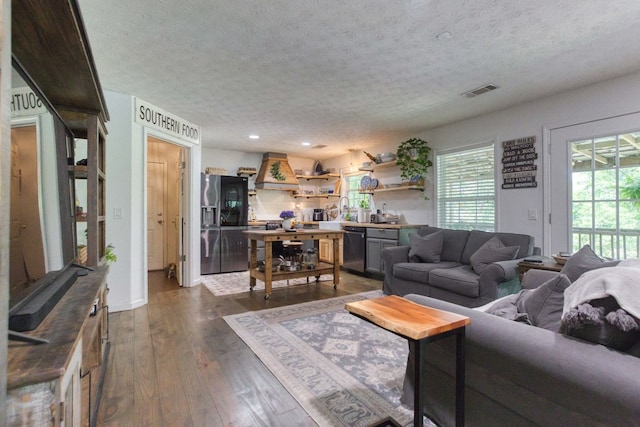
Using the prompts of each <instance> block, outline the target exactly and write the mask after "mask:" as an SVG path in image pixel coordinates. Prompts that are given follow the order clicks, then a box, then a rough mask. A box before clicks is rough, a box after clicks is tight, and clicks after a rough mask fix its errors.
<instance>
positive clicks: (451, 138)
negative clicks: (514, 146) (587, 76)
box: [327, 73, 640, 247]
mask: <svg viewBox="0 0 640 427" xmlns="http://www.w3.org/2000/svg"><path fill="white" fill-rule="evenodd" d="M485 96H491V95H485ZM481 99H482V98H478V101H480V100H481ZM469 102H474V100H470V101H469ZM636 111H640V73H634V74H630V75H627V76H623V77H620V78H617V79H613V80H608V81H604V82H601V83H598V84H594V85H592V86H588V87H584V88H581V89H577V90H573V91H569V92H565V93H561V94H558V95H555V96H552V97H547V98H543V99H540V100H537V101H534V102H529V103H526V104H522V105H519V106H516V107H512V108H509V109H506V110H503V111H498V112H495V113H492V114H487V115H483V116H479V117H476V118H472V119H468V120H464V121H460V122H457V123H452V124H449V125H446V126H442V127H438V128H435V129H431V130H429V131H428V132H425V133H423V134H420V135H415V136H416V137H421V138H423V139H425V140H427V141H428V142H429V145H430V146H431V147H432V149H433V151H432V154H433V155H434V157H433V158H434V159H435V155H437V154H438V152H440V151H443V150H448V149H451V148H453V147H464V146H469V145H474V144H477V143H480V142H484V141H488V140H493V141H495V143H496V145H495V147H496V153H495V155H496V157H495V158H496V167H497V168H498V170H500V169H501V166H502V164H501V158H502V151H503V150H502V142H503V141H507V140H510V139H514V138H521V137H527V136H532V135H535V136H536V152H537V153H538V156H539V157H538V160H537V163H536V164H537V165H538V175H537V181H538V187H537V188H527V189H514V190H502V189H501V184H502V174H501V173H498V174H497V176H496V178H497V182H496V184H497V185H496V191H497V217H498V218H497V229H498V230H499V231H511V232H519V233H525V234H531V235H533V236H534V237H535V239H536V245H537V246H540V247H544V242H545V241H544V237H545V233H548V231H547V230H548V224H546V223H545V221H544V218H543V210H544V207H545V206H544V203H545V195H544V191H552V186H551V185H549V184H548V183H545V182H543V181H544V180H543V175H544V168H545V167H548V165H547V162H548V159H547V158H545V157H546V156H547V155H548V150H547V149H546V148H545V147H544V145H545V144H547V143H548V141H546V139H543V137H545V138H546V132H545V131H546V130H548V129H554V128H557V127H563V126H569V125H573V124H578V123H583V122H588V121H592V120H596V119H603V118H609V117H613V116H616V115H620V114H626V113H631V112H636ZM638 127H639V128H640V124H639V126H638ZM400 142H401V141H398V143H395V144H386V145H379V146H375V147H370V148H369V149H367V151H368V152H370V153H373V154H375V153H379V152H384V151H395V149H396V148H397V146H398V144H399V143H400ZM366 160H367V158H366V156H364V154H362V153H356V154H350V155H345V156H341V157H339V158H335V159H332V160H331V161H327V165H328V166H330V167H345V168H348V167H349V166H350V164H351V165H353V166H355V167H356V168H357V166H358V165H361V164H362V162H363V161H366ZM394 169H395V168H394ZM433 172H434V170H433V169H432V170H431V174H433ZM384 173H387V170H385V172H384ZM380 174H382V172H380ZM377 175H379V173H378V172H376V176H377ZM431 178H433V175H432V177H431ZM380 179H381V180H382V179H383V175H381V178H380ZM429 183H430V184H431V185H432V184H433V180H430V181H429ZM428 193H429V197H431V198H433V189H431V190H430V191H428ZM383 194H384V195H383ZM383 194H378V195H376V196H375V197H374V199H375V203H376V206H379V204H380V202H386V203H387V207H391V209H398V210H400V211H401V212H402V213H403V215H404V217H405V219H406V221H407V222H410V223H415V222H420V223H424V222H425V221H426V222H427V223H429V224H434V225H435V224H436V220H437V218H436V213H435V211H434V208H435V204H434V202H432V201H420V200H418V197H417V196H416V195H413V194H412V193H408V194H407V192H399V193H383ZM391 194H393V197H391V196H390V195H391ZM529 209H536V210H537V212H538V219H537V220H529V219H528V214H529Z"/></svg>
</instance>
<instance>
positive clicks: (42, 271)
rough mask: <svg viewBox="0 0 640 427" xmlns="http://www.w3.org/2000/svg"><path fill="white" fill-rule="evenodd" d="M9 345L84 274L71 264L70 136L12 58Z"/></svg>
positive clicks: (73, 257)
mask: <svg viewBox="0 0 640 427" xmlns="http://www.w3.org/2000/svg"><path fill="white" fill-rule="evenodd" d="M12 90H13V93H12V103H11V110H12V120H11V127H12V138H11V139H12V147H11V202H10V211H11V212H10V222H11V224H10V242H9V252H10V274H9V276H10V277H9V282H10V283H9V289H10V301H9V330H10V334H9V335H10V338H15V339H21V338H23V337H24V334H19V333H17V334H12V332H24V331H30V330H33V329H35V328H37V327H38V325H39V324H40V322H41V321H42V320H43V319H44V318H45V317H46V315H47V314H48V313H49V311H50V310H52V309H53V308H54V307H55V304H56V303H57V302H58V300H59V299H60V298H61V297H62V296H63V295H64V293H65V292H66V291H67V290H68V289H69V288H70V287H71V286H72V285H73V283H74V282H75V280H76V278H77V276H78V275H81V274H83V272H85V271H86V270H85V269H84V268H82V267H80V266H76V265H75V264H74V262H75V260H76V218H75V213H76V212H75V185H74V172H73V158H74V156H73V154H74V135H73V133H72V132H71V130H69V128H68V127H67V126H66V125H65V123H64V121H63V120H62V119H61V117H60V116H59V114H58V113H57V112H56V111H55V109H54V108H53V107H52V106H51V104H50V103H49V102H48V100H47V98H46V94H43V93H41V91H40V90H39V89H38V87H37V85H36V84H35V83H34V82H33V81H32V80H31V79H30V77H29V75H28V72H27V71H26V70H24V69H23V68H22V66H21V65H20V63H19V61H18V60H17V59H16V58H15V57H14V58H13V74H12Z"/></svg>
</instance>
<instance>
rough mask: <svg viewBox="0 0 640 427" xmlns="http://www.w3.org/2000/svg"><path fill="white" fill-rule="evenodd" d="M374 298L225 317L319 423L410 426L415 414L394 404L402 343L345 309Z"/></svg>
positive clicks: (352, 297) (377, 293)
mask: <svg viewBox="0 0 640 427" xmlns="http://www.w3.org/2000/svg"><path fill="white" fill-rule="evenodd" d="M379 296H382V291H371V292H366V293H361V294H355V295H349V296H345V297H338V298H330V299H325V300H322V301H314V302H310V303H303V304H296V305H291V306H288V307H280V308H274V309H266V310H260V311H254V312H248V313H242V314H236V315H231V316H226V317H225V318H224V319H225V321H226V322H227V323H228V324H229V326H230V327H231V328H232V329H233V330H234V331H235V332H236V333H237V334H238V336H240V338H242V340H243V341H244V342H245V343H247V345H248V346H249V347H250V348H251V349H252V350H253V352H254V353H255V354H256V355H257V356H258V357H259V358H260V360H261V361H262V362H263V363H264V364H265V365H266V366H267V367H268V368H269V369H270V370H271V372H273V374H274V375H275V376H276V378H278V380H279V381H280V382H281V383H282V385H283V386H284V387H285V388H286V389H287V390H288V391H289V393H291V395H292V396H293V397H294V398H295V399H296V400H297V401H298V402H299V403H300V405H301V406H302V407H303V408H304V410H305V411H306V412H307V413H308V414H309V415H310V416H311V418H313V420H314V421H315V422H316V423H317V424H318V425H320V426H368V425H373V424H374V423H376V422H379V421H380V420H382V419H384V418H386V417H388V416H392V417H393V418H394V419H395V420H396V421H398V422H399V423H400V425H408V424H411V422H412V421H413V411H411V410H409V409H407V408H406V407H405V406H404V405H402V404H401V403H400V395H401V393H402V382H403V378H404V372H405V366H406V363H407V353H408V346H407V342H406V340H404V339H402V338H400V337H398V336H396V335H394V334H392V333H390V332H388V331H385V330H384V329H381V328H379V327H377V326H374V325H372V324H370V323H368V322H365V321H364V320H361V319H360V318H358V317H355V316H353V315H351V314H349V313H348V312H347V311H346V310H345V309H344V305H345V303H347V302H351V301H359V300H363V299H365V298H374V297H379ZM426 425H429V423H428V421H427V424H426Z"/></svg>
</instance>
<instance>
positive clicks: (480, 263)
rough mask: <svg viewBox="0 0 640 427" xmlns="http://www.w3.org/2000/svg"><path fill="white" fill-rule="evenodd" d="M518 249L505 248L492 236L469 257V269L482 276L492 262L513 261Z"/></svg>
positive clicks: (514, 247) (512, 247)
mask: <svg viewBox="0 0 640 427" xmlns="http://www.w3.org/2000/svg"><path fill="white" fill-rule="evenodd" d="M519 249H520V247H519V246H505V245H504V244H503V243H502V241H501V240H500V239H498V237H496V236H493V237H492V238H491V239H489V240H487V241H486V242H485V243H484V245H482V246H480V247H479V248H478V250H477V251H475V252H474V253H473V255H471V257H470V258H469V260H470V261H471V267H473V270H474V271H475V272H476V273H478V274H482V272H483V271H484V270H485V269H486V268H487V266H488V265H489V264H491V263H492V262H498V261H508V260H511V259H515V257H516V255H517V254H518V250H519Z"/></svg>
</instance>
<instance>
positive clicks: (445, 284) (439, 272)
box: [429, 264, 480, 297]
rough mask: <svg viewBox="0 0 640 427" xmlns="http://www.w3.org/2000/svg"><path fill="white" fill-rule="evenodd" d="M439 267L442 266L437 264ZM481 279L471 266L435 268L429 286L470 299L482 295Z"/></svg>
mask: <svg viewBox="0 0 640 427" xmlns="http://www.w3.org/2000/svg"><path fill="white" fill-rule="evenodd" d="M436 265H437V266H438V267H440V266H441V264H436ZM479 280H480V277H479V276H478V275H477V274H476V272H475V271H473V269H472V268H471V266H470V265H461V266H459V267H455V268H435V269H433V270H431V272H430V273H429V284H430V285H431V286H434V287H436V288H440V289H444V290H446V291H449V292H453V293H456V294H460V295H465V296H468V297H478V295H480V284H479V282H478V281H479Z"/></svg>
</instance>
